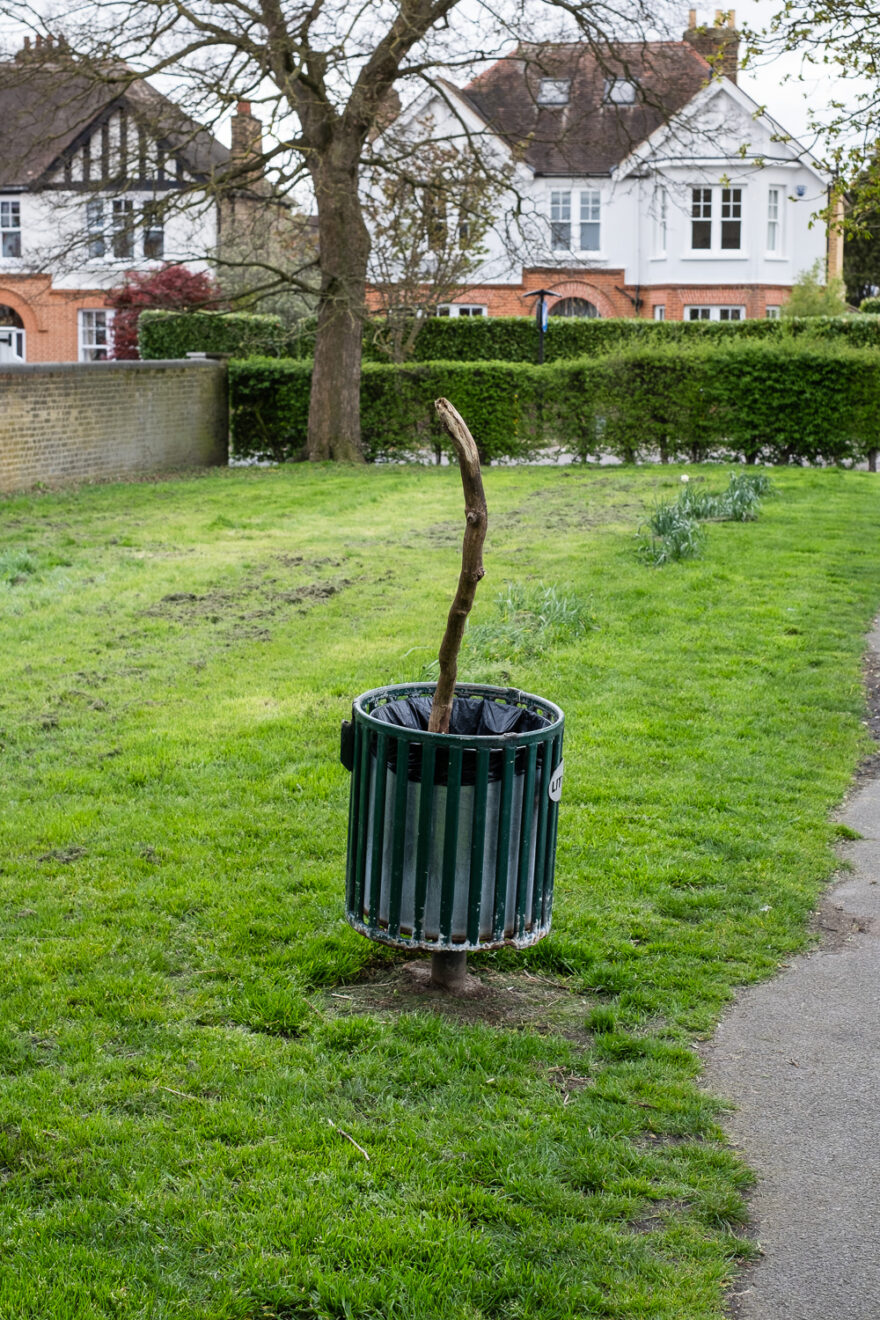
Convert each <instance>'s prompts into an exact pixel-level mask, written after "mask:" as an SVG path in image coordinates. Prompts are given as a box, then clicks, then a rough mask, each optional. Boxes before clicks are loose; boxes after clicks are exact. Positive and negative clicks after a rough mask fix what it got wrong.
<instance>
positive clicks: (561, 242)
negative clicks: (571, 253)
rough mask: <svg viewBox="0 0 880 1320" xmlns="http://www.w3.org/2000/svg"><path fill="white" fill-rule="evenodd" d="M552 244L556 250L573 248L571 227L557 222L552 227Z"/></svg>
mask: <svg viewBox="0 0 880 1320" xmlns="http://www.w3.org/2000/svg"><path fill="white" fill-rule="evenodd" d="M550 242H551V243H552V244H553V246H554V247H555V248H568V247H571V225H567V224H563V222H562V221H559V220H555V221H554V222H553V223H552V224H551V225H550Z"/></svg>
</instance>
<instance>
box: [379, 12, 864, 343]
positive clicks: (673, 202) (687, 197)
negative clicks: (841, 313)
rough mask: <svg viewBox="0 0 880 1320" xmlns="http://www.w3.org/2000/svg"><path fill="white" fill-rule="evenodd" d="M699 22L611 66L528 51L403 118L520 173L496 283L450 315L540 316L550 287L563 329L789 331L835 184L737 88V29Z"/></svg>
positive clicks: (576, 50)
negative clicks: (766, 321) (713, 325)
mask: <svg viewBox="0 0 880 1320" xmlns="http://www.w3.org/2000/svg"><path fill="white" fill-rule="evenodd" d="M694 20H695V12H694V11H691V26H690V28H689V29H688V31H687V32H685V34H684V38H683V39H682V40H681V41H668V42H649V43H627V44H622V45H620V46H617V47H615V48H614V49H613V50H612V49H610V48H609V50H608V52H607V53H605V54H603V53H602V52H597V51H596V50H595V49H592V48H589V47H587V46H585V45H582V44H547V45H534V46H523V47H520V48H519V49H518V50H517V51H516V52H515V53H514V54H512V55H510V56H508V57H506V58H504V59H502V60H499V61H498V62H496V63H495V64H494V65H492V66H491V68H489V69H488V70H487V71H486V72H484V73H482V74H481V75H479V76H478V77H477V78H475V79H474V80H473V82H471V83H469V84H468V85H467V86H466V87H465V88H462V89H459V88H456V87H454V86H453V85H452V84H451V83H449V82H442V83H440V84H438V85H437V87H436V88H435V89H433V90H432V91H430V92H429V93H427V94H425V95H423V96H422V97H421V98H420V99H419V100H418V101H417V102H416V103H415V104H414V105H413V106H411V107H410V108H409V110H408V111H407V112H405V114H404V115H402V116H401V117H400V120H399V121H398V131H407V129H409V131H410V132H412V133H413V134H414V135H415V134H416V133H417V129H418V124H419V123H420V122H421V123H429V124H430V125H431V131H432V134H435V135H436V136H437V137H438V138H441V139H443V140H446V141H449V142H453V141H458V142H462V143H463V142H465V141H471V142H473V143H477V144H481V143H482V144H484V146H485V150H486V151H487V153H488V154H489V155H494V157H495V158H496V159H498V158H499V157H500V156H501V155H505V154H506V158H507V162H508V166H509V168H510V169H511V170H512V178H513V182H512V188H511V191H510V194H509V196H508V197H507V198H506V199H505V198H502V199H501V201H500V202H499V203H498V205H497V216H498V218H497V221H496V223H495V224H494V225H493V227H492V229H491V230H490V232H489V233H488V234H487V236H486V238H485V240H484V248H485V253H484V255H483V257H482V259H481V262H480V265H479V268H478V269H477V270H475V271H474V272H473V273H472V274H471V275H470V276H469V277H468V286H467V287H466V288H462V289H461V290H460V291H458V292H457V293H456V294H455V296H454V297H453V298H452V299H451V300H450V301H449V303H448V304H447V305H446V306H444V307H443V308H442V309H441V311H442V312H443V313H448V314H449V315H453V316H454V315H488V316H503V315H507V316H516V315H525V314H528V313H529V312H530V311H531V310H532V308H533V306H534V299H532V298H529V297H528V296H527V295H528V294H529V293H531V292H533V291H534V290H537V289H540V288H546V289H548V290H550V291H552V292H553V293H554V294H555V295H556V297H555V298H553V299H550V300H549V302H550V312H551V314H553V313H554V312H555V313H556V314H560V315H575V316H577V315H581V316H601V317H609V316H640V317H648V318H652V317H653V318H654V319H657V320H663V319H669V320H681V319H688V320H741V319H745V318H747V317H765V316H771V317H772V316H778V315H779V311H780V308H781V306H782V305H783V304H784V303H785V301H786V300H787V298H788V296H789V293H790V290H791V287H792V285H793V284H794V283H795V281H796V279H797V277H798V275H799V274H800V273H801V272H803V271H805V270H808V269H810V268H811V267H812V266H813V265H814V264H815V262H816V261H817V260H819V261H824V260H825V259H826V257H827V255H828V238H827V234H826V226H825V225H824V224H823V223H821V222H819V221H815V220H814V217H815V215H816V212H817V211H818V210H820V209H821V208H822V207H824V206H825V205H826V203H827V201H828V190H829V185H830V179H829V178H828V177H827V176H826V175H825V174H824V173H823V172H822V171H821V169H820V168H819V167H818V165H817V163H816V162H815V161H814V160H813V159H812V158H811V157H810V156H809V154H808V153H806V152H805V151H804V149H803V148H802V147H801V146H800V145H799V144H798V143H797V142H795V141H794V140H793V139H791V138H790V137H789V136H788V135H787V134H786V133H785V131H784V130H783V129H782V128H781V127H780V125H778V124H777V123H776V122H775V121H774V120H773V119H772V118H771V117H770V115H768V114H766V113H764V112H762V111H761V109H760V107H758V106H757V105H756V104H755V102H754V101H753V100H752V99H751V98H750V97H749V96H748V95H747V94H746V93H745V92H743V90H742V89H741V88H740V87H738V86H737V84H736V65H737V44H738V43H737V35H736V33H735V31H734V30H733V28H732V27H729V26H728V27H718V28H713V29H709V30H705V29H699V28H697V27H696V24H695V21H694ZM480 149H483V148H482V147H481V148H480ZM834 251H835V255H837V244H836V243H835V244H834ZM837 259H838V260H839V256H838V257H837ZM832 273H836V272H834V271H832Z"/></svg>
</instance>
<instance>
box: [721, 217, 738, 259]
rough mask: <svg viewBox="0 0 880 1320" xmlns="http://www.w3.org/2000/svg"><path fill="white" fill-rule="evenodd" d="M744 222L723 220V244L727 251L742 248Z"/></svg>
mask: <svg viewBox="0 0 880 1320" xmlns="http://www.w3.org/2000/svg"><path fill="white" fill-rule="evenodd" d="M741 229H742V224H741V222H740V221H739V220H722V221H721V246H722V248H724V249H726V250H727V251H732V250H736V249H738V248H740V247H741V246H742V244H741V241H740V239H741Z"/></svg>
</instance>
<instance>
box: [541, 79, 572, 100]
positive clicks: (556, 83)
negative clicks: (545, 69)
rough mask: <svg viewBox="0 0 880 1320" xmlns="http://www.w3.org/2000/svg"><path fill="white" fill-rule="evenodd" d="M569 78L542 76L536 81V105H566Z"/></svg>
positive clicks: (569, 83)
mask: <svg viewBox="0 0 880 1320" xmlns="http://www.w3.org/2000/svg"><path fill="white" fill-rule="evenodd" d="M570 87H571V79H570V78H542V79H541V81H540V82H539V83H538V105H568V97H569V89H570Z"/></svg>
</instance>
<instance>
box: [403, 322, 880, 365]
mask: <svg viewBox="0 0 880 1320" xmlns="http://www.w3.org/2000/svg"><path fill="white" fill-rule="evenodd" d="M804 337H806V338H808V339H819V340H839V341H842V342H844V343H847V344H851V345H852V346H853V347H865V348H869V347H874V346H876V347H880V324H878V323H876V322H874V321H873V320H868V319H865V318H862V317H859V316H811V317H802V318H799V319H796V318H792V319H786V320H778V321H767V320H763V321H758V320H753V321H643V320H639V319H637V318H635V317H629V318H620V319H617V320H607V321H605V320H598V319H596V320H586V319H576V318H568V317H552V316H551V317H550V320H549V323H548V325H547V333H546V335H545V337H544V358H545V361H547V362H559V361H563V360H566V359H571V358H585V357H589V358H594V357H600V356H602V355H603V354H605V353H611V352H617V351H619V350H621V349H624V348H631V347H632V348H635V347H639V346H642V345H644V346H646V347H647V346H649V345H655V344H656V345H661V344H682V345H687V346H688V347H690V346H694V345H697V344H704V343H710V344H717V343H728V342H731V341H734V342H737V343H741V342H742V341H743V340H749V341H754V340H760V341H766V340H780V341H782V340H788V339H802V338H804ZM537 352H538V332H537V329H536V327H535V322H534V320H533V319H532V318H531V317H522V316H498V317H479V316H477V317H456V318H452V317H445V316H438V317H434V318H432V320H430V321H427V322H426V323H425V325H424V326H423V327H422V329H421V331H420V332H419V337H418V339H417V340H416V346H415V353H414V357H415V360H416V361H423V362H430V361H441V360H442V361H449V362H451V361H456V362H476V361H482V360H497V361H504V362H535V361H536V360H537Z"/></svg>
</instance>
